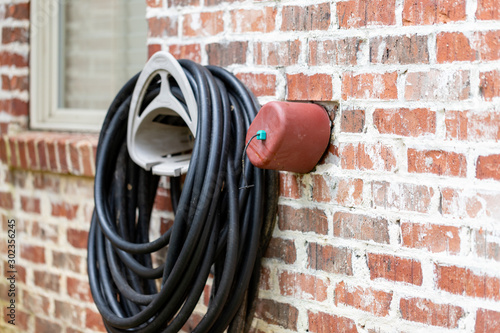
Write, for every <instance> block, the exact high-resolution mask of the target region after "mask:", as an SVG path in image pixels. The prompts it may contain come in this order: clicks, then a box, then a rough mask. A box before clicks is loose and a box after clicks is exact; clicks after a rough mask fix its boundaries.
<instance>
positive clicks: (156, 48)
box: [148, 44, 162, 59]
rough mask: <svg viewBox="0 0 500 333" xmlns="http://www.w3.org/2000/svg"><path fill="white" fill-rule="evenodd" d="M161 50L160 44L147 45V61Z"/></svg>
mask: <svg viewBox="0 0 500 333" xmlns="http://www.w3.org/2000/svg"><path fill="white" fill-rule="evenodd" d="M161 49H162V48H161V45H160V44H148V59H149V58H151V57H152V56H153V54H155V53H156V52H159V51H161Z"/></svg>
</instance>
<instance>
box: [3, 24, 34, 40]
mask: <svg viewBox="0 0 500 333" xmlns="http://www.w3.org/2000/svg"><path fill="white" fill-rule="evenodd" d="M28 40H29V33H28V29H26V28H20V27H3V28H2V44H9V43H28Z"/></svg>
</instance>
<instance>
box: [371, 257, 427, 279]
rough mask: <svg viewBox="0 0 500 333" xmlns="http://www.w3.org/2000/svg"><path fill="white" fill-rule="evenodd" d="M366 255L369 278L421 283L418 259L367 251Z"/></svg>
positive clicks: (420, 269)
mask: <svg viewBox="0 0 500 333" xmlns="http://www.w3.org/2000/svg"><path fill="white" fill-rule="evenodd" d="M367 256H368V268H369V269H370V279H371V280H375V279H386V280H390V281H396V282H405V283H409V284H414V285H417V286H421V285H422V266H421V265H420V262H419V261H418V260H415V259H406V258H401V257H396V256H393V255H390V254H378V253H368V254H367Z"/></svg>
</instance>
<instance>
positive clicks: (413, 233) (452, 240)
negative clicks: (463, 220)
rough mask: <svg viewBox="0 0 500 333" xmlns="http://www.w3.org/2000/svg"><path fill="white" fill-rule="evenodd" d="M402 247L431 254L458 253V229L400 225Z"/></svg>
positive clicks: (431, 225)
mask: <svg viewBox="0 0 500 333" xmlns="http://www.w3.org/2000/svg"><path fill="white" fill-rule="evenodd" d="M401 237H402V245H403V246H405V247H409V248H416V249H425V250H428V251H431V252H435V253H437V252H446V253H450V254H458V253H459V252H460V243H461V240H460V229H459V228H457V227H452V226H443V225H433V224H425V225H422V224H417V223H410V222H402V223H401Z"/></svg>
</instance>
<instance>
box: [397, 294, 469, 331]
mask: <svg viewBox="0 0 500 333" xmlns="http://www.w3.org/2000/svg"><path fill="white" fill-rule="evenodd" d="M399 308H400V311H401V317H402V318H403V319H404V320H409V321H416V322H419V323H424V324H427V325H432V326H440V327H446V328H456V327H458V321H459V320H460V318H462V317H463V316H464V315H465V311H464V309H462V308H461V307H459V306H454V305H450V304H438V303H434V302H432V301H430V300H428V299H423V298H401V300H400V301H399Z"/></svg>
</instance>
